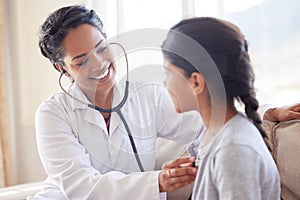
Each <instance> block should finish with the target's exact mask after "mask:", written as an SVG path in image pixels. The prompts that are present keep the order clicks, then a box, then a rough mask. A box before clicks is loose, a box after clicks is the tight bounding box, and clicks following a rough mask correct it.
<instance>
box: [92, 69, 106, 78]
mask: <svg viewBox="0 0 300 200" xmlns="http://www.w3.org/2000/svg"><path fill="white" fill-rule="evenodd" d="M108 71H109V70H108V69H107V70H105V71H104V72H103V73H102V74H101V75H100V76H97V77H95V78H96V79H102V78H104V77H105V76H107V74H108Z"/></svg>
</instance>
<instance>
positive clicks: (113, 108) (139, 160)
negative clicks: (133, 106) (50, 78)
mask: <svg viewBox="0 0 300 200" xmlns="http://www.w3.org/2000/svg"><path fill="white" fill-rule="evenodd" d="M110 44H116V45H118V46H119V47H121V49H122V50H123V52H124V56H125V59H126V71H127V74H126V82H125V93H124V97H123V99H122V101H121V102H120V103H119V104H118V105H117V106H115V107H112V108H101V107H99V106H96V105H93V104H90V103H87V102H84V101H82V100H80V99H78V98H76V97H74V96H73V95H71V94H70V93H68V92H67V91H66V90H65V89H64V88H63V86H62V84H61V78H62V76H63V75H64V73H65V72H66V71H64V70H63V71H62V73H61V74H60V76H59V79H58V83H59V86H60V88H61V89H62V91H63V92H64V93H66V94H67V95H68V96H70V97H71V98H72V99H74V100H76V101H78V102H80V103H83V104H85V105H87V106H88V107H89V108H92V109H95V110H97V111H99V112H104V113H111V112H116V113H117V114H118V115H119V117H120V119H121V121H122V122H123V124H124V126H125V129H126V131H127V135H128V137H129V141H130V144H131V147H132V150H133V153H134V156H135V159H136V162H137V164H138V167H139V168H140V171H141V172H144V171H145V170H144V168H143V165H142V162H141V159H140V156H139V154H138V152H137V148H136V145H135V142H134V139H133V136H132V133H131V131H130V129H129V126H128V124H127V122H126V120H125V118H124V116H123V114H122V111H121V108H122V107H123V106H124V104H125V103H126V101H127V99H128V93H129V80H128V72H129V66H128V58H127V54H126V51H125V49H124V47H123V46H122V45H121V44H119V43H115V42H113V43H110Z"/></svg>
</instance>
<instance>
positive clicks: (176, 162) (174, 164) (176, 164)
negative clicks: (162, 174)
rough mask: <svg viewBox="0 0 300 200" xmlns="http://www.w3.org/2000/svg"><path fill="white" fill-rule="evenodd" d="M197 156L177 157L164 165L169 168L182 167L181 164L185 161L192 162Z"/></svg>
mask: <svg viewBox="0 0 300 200" xmlns="http://www.w3.org/2000/svg"><path fill="white" fill-rule="evenodd" d="M194 160H195V158H194V157H182V158H177V159H176V160H174V161H172V162H168V163H165V164H164V165H163V167H167V168H177V167H180V165H181V164H185V163H192V162H194Z"/></svg>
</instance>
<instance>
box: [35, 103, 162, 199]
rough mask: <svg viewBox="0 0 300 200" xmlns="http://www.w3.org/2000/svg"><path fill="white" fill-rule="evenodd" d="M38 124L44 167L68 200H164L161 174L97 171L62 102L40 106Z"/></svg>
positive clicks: (38, 140) (37, 129) (38, 143)
mask: <svg viewBox="0 0 300 200" xmlns="http://www.w3.org/2000/svg"><path fill="white" fill-rule="evenodd" d="M35 122H36V137H37V146H38V151H39V154H40V158H41V161H42V163H43V166H44V168H45V170H46V173H47V175H48V176H49V178H50V179H52V180H54V183H55V185H57V187H59V189H60V191H61V192H62V193H63V195H64V196H65V197H66V198H67V199H73V200H77V199H78V200H81V199H99V200H101V199H105V200H107V199H153V200H158V199H160V193H159V185H158V175H159V171H150V172H137V173H131V174H124V173H121V172H119V171H109V172H105V173H104V172H102V173H101V172H100V171H99V170H97V169H96V168H94V166H93V164H92V163H91V161H90V158H89V154H88V153H87V151H86V149H85V148H84V146H83V145H81V144H80V143H79V141H78V139H77V138H76V136H75V135H74V133H73V131H72V127H71V125H70V121H69V118H68V114H67V111H66V109H65V108H64V107H63V106H62V105H60V104H59V103H56V104H55V103H53V102H50V103H49V102H48V103H44V104H43V105H42V106H40V108H39V109H38V111H37V112H36V118H35Z"/></svg>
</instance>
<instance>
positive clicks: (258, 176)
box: [162, 18, 280, 200]
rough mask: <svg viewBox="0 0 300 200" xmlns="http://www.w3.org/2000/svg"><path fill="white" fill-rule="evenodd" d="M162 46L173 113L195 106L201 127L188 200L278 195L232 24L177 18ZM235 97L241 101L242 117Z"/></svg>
mask: <svg viewBox="0 0 300 200" xmlns="http://www.w3.org/2000/svg"><path fill="white" fill-rule="evenodd" d="M197 45H198V46H200V45H201V47H202V49H201V48H199V50H197V48H196V47H197ZM162 50H163V54H164V65H165V69H166V75H167V77H166V80H165V85H166V86H167V87H168V89H169V93H170V95H171V97H172V99H173V103H174V105H175V108H176V110H177V112H180V113H181V112H186V111H189V110H194V109H197V110H198V111H199V112H200V114H201V116H202V118H203V121H204V123H205V125H206V128H207V129H206V133H205V134H203V135H202V137H201V138H200V140H199V141H200V142H199V143H200V145H199V146H197V149H198V154H197V157H198V159H199V166H198V173H197V178H196V181H195V185H194V190H193V195H192V199H201V200H212V199H243V200H247V199H253V200H258V199H266V200H273V199H280V180H279V174H278V170H277V168H276V165H275V162H274V160H273V159H272V156H271V154H270V152H269V151H268V148H267V145H266V144H265V142H264V138H265V137H266V135H265V133H264V131H263V129H262V128H261V126H260V124H261V120H260V118H259V116H258V114H257V112H256V110H257V108H258V101H257V100H256V98H255V91H254V87H253V81H254V74H253V70H252V67H251V64H250V59H249V55H248V46H247V42H246V40H245V38H244V36H243V34H242V33H241V32H240V30H239V29H238V27H236V26H235V25H233V24H231V23H229V22H227V21H224V20H218V19H215V18H192V19H187V20H183V21H181V22H180V23H178V24H177V25H175V26H174V27H172V28H171V30H170V32H169V33H168V36H167V38H166V40H165V41H164V43H163V45H162ZM202 50H205V51H202ZM205 54H206V55H205ZM207 56H209V57H207ZM214 67H216V69H217V70H214V69H213V68H214ZM218 76H219V77H220V80H222V81H218V79H216V77H218ZM220 85H221V86H223V87H220ZM222 89H223V90H222ZM235 101H238V102H242V103H243V104H244V107H245V113H246V114H245V115H244V114H242V113H239V112H238V111H237V109H236V107H235ZM222 105H224V108H222ZM215 121H217V122H218V123H214V122H215ZM220 122H223V123H220Z"/></svg>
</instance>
